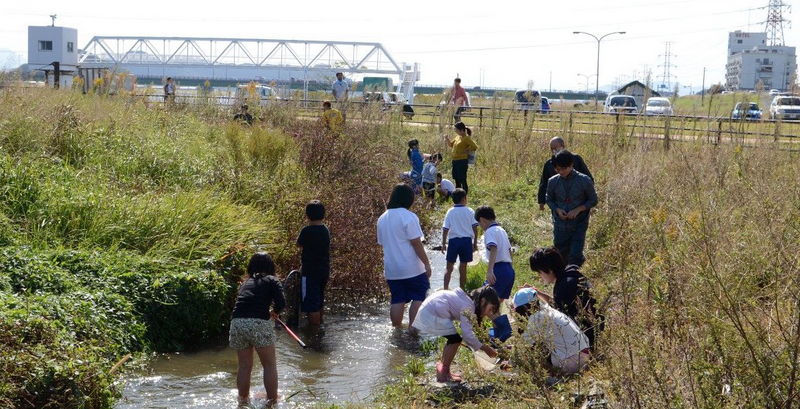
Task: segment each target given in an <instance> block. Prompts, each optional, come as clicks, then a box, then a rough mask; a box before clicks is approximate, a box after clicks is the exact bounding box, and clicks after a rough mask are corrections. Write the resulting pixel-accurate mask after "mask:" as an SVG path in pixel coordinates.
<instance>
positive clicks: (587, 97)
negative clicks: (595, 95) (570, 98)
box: [578, 74, 595, 99]
mask: <svg viewBox="0 0 800 409" xmlns="http://www.w3.org/2000/svg"><path fill="white" fill-rule="evenodd" d="M578 76H579V77H584V78H586V99H589V78H592V77H594V76H595V75H594V74H592V75H586V74H578Z"/></svg>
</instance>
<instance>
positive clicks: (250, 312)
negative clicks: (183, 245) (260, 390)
mask: <svg viewBox="0 0 800 409" xmlns="http://www.w3.org/2000/svg"><path fill="white" fill-rule="evenodd" d="M247 274H248V276H249V277H248V279H247V280H245V282H244V283H242V285H241V287H239V296H238V297H237V298H236V304H235V305H234V307H233V312H232V313H231V328H230V335H229V342H230V346H231V348H233V349H235V350H236V355H237V357H238V360H239V371H238V372H237V375H236V387H237V389H238V390H239V403H240V404H248V403H249V402H250V373H251V372H252V370H253V349H255V351H256V353H258V359H259V360H260V361H261V366H262V367H263V368H264V388H265V389H266V390H267V398H268V399H269V401H270V402H271V403H274V402H277V400H278V368H277V365H276V361H275V324H274V323H273V322H274V321H272V318H274V317H276V316H277V315H278V314H280V312H281V310H283V308H284V306H286V299H285V298H284V296H283V287H281V282H280V281H278V279H277V278H275V263H274V262H273V261H272V257H270V255H269V254H267V253H256V254H254V255H253V257H251V258H250V262H249V263H248V264H247ZM270 306H272V311H270Z"/></svg>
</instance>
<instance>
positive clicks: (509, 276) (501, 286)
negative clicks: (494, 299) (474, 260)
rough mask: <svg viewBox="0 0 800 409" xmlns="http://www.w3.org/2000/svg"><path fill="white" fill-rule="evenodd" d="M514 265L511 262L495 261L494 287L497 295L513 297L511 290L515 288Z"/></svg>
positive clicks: (484, 283) (485, 283) (504, 297)
mask: <svg viewBox="0 0 800 409" xmlns="http://www.w3.org/2000/svg"><path fill="white" fill-rule="evenodd" d="M514 276H515V273H514V267H512V266H511V263H507V262H500V263H494V278H495V281H494V285H493V286H492V287H494V289H495V291H497V295H498V296H499V297H500V298H502V299H506V300H507V299H509V298H510V297H511V290H512V289H513V288H514ZM488 284H489V282H488V281H484V282H483V285H488Z"/></svg>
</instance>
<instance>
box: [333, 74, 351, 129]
mask: <svg viewBox="0 0 800 409" xmlns="http://www.w3.org/2000/svg"><path fill="white" fill-rule="evenodd" d="M331 91H332V93H333V99H334V100H335V101H336V105H337V108H338V109H339V110H340V111H341V113H342V121H344V120H345V119H346V114H345V112H346V110H345V105H346V104H347V98H348V97H349V95H350V86H349V85H348V84H347V82H346V81H345V80H344V73H341V72H337V73H336V81H334V82H333V85H332V86H331Z"/></svg>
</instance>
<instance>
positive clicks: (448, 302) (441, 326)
mask: <svg viewBox="0 0 800 409" xmlns="http://www.w3.org/2000/svg"><path fill="white" fill-rule="evenodd" d="M499 311H500V299H499V298H498V297H497V292H496V291H495V290H494V288H492V287H489V286H484V287H481V288H478V289H476V290H472V292H470V293H469V294H467V293H466V292H464V290H462V289H460V288H456V289H455V290H441V291H437V292H435V293H433V294H432V295H431V296H430V297H428V298H426V299H425V302H423V303H422V306H421V307H420V309H419V316H418V318H417V320H415V321H414V324H413V327H414V328H415V329H417V330H418V331H419V332H420V333H422V334H424V335H434V336H441V337H444V338H445V339H446V340H447V343H446V344H445V346H444V350H443V351H442V360H441V362H437V363H436V380H437V381H439V382H461V375H459V374H454V373H452V372H451V371H450V365H451V364H452V363H453V359H455V357H456V353H457V352H458V348H459V347H460V346H461V342H462V341H463V342H466V344H467V346H468V347H470V348H471V349H472V350H474V351H477V350H481V351H483V352H485V353H486V355H489V356H490V357H492V358H494V357H496V356H497V351H495V350H494V348H492V347H491V346H489V345H486V344H484V343H482V342H481V341H480V340H479V339H478V338H477V337H476V336H475V333H474V332H473V329H472V322H473V321H472V319H476V321H477V323H478V324H481V323H482V322H483V319H484V318H489V319H490V320H495V319H496V318H497V317H498V316H499ZM455 321H458V323H459V327H460V328H461V335H459V334H458V330H456V327H455V325H454V324H453V322H455Z"/></svg>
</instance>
